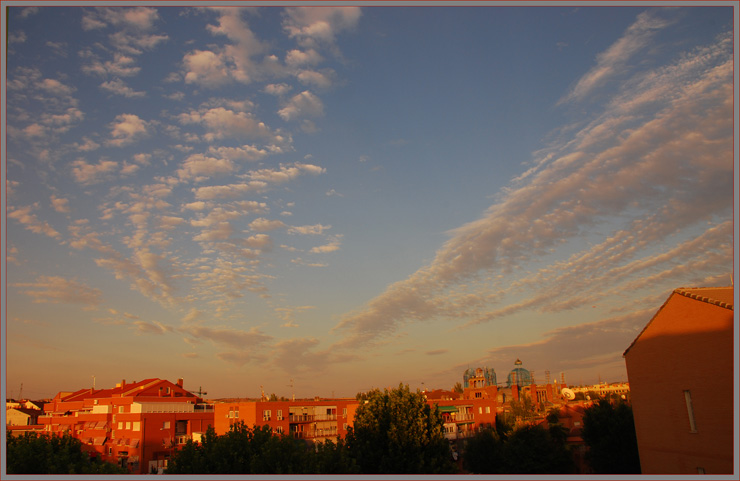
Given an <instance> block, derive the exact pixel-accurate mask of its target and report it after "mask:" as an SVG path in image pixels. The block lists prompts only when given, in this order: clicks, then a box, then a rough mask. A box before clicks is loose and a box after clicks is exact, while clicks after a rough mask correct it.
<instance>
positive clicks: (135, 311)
mask: <svg viewBox="0 0 740 481" xmlns="http://www.w3.org/2000/svg"><path fill="white" fill-rule="evenodd" d="M3 15H5V12H4V11H3ZM734 22H735V17H734V16H733V11H732V9H731V8H728V7H678V8H677V7H671V6H667V7H660V8H653V7H647V6H646V7H642V6H639V5H636V6H630V7H607V6H597V7H589V6H581V7H572V6H564V7H556V6H548V7H534V6H530V7H504V6H476V7H454V8H453V7H418V6H417V7H411V8H406V7H367V6H360V5H358V4H347V5H345V6H336V5H335V4H333V3H332V6H331V7H313V8H310V7H309V8H298V7H290V8H284V7H262V8H251V7H250V8H236V7H228V8H190V7H188V8H182V7H155V6H148V5H146V4H142V5H139V6H136V7H130V8H124V7H108V6H102V7H94V6H89V7H85V8H80V7H40V8H39V7H29V6H28V4H22V5H20V6H18V7H13V8H11V9H10V12H9V24H8V25H9V32H8V57H7V76H6V81H5V84H4V88H5V95H6V99H7V103H6V104H5V107H6V109H5V112H4V115H5V119H6V124H5V125H4V129H5V130H4V134H5V136H6V137H5V139H6V140H5V142H4V145H5V146H6V150H5V152H4V157H3V175H4V180H5V182H4V185H5V187H4V189H5V190H4V194H5V199H6V203H5V212H4V215H5V218H4V219H5V222H6V230H4V232H5V233H6V235H5V236H4V239H3V242H4V249H5V260H4V269H5V271H4V274H5V275H6V277H5V279H4V281H5V295H6V296H7V303H6V304H5V310H4V313H3V315H4V316H5V317H4V322H5V328H6V332H7V337H6V339H5V341H6V345H5V349H6V360H5V362H6V364H5V368H6V380H7V389H8V393H9V394H13V393H15V394H17V393H18V390H19V388H20V385H21V383H22V384H23V386H24V393H25V394H27V395H29V396H37V397H42V396H53V395H54V394H55V393H56V392H57V391H60V390H72V389H79V388H83V387H88V386H91V385H92V382H93V376H94V378H95V382H96V384H97V386H98V387H105V386H111V385H113V384H115V383H116V382H120V380H121V379H127V380H129V381H133V380H140V379H144V378H148V377H161V378H168V379H176V378H179V377H183V378H185V383H186V387H189V388H191V389H197V388H198V387H200V386H202V387H203V389H204V390H206V391H208V393H209V396H211V397H226V396H242V397H246V396H252V397H254V396H258V395H259V393H260V387H261V386H262V388H263V389H264V390H265V391H266V392H268V393H276V394H278V395H279V396H280V395H284V396H289V395H290V394H291V393H292V392H295V394H296V395H297V396H316V395H318V396H331V395H335V396H354V395H355V393H357V392H358V391H362V390H367V389H370V388H372V387H386V386H395V385H397V384H398V383H399V382H403V383H408V384H409V385H410V386H411V387H412V388H421V387H426V388H445V389H449V388H451V387H452V386H453V385H454V384H455V383H456V382H459V381H461V378H462V374H463V372H464V370H465V369H467V368H468V367H478V366H480V367H484V366H487V367H492V368H494V369H495V370H496V372H497V374H498V376H499V379H502V378H503V379H505V376H506V374H507V373H508V371H509V370H510V369H511V368H513V366H514V361H515V360H516V359H517V358H520V359H521V360H522V362H523V363H524V367H526V368H527V369H530V370H532V371H534V374H535V378H536V379H539V380H540V381H544V377H545V372H546V371H549V372H550V373H551V376H552V377H553V378H554V377H559V376H560V373H564V374H565V378H566V382H569V383H571V384H580V383H591V382H596V381H598V380H599V379H601V380H606V381H623V380H627V375H626V371H625V368H624V361H623V359H622V357H621V356H622V353H623V352H624V350H625V349H626V348H627V347H628V346H629V344H630V343H631V342H632V340H633V339H634V338H635V337H636V336H637V334H638V333H639V332H640V330H641V329H642V328H643V327H644V326H645V324H646V323H647V322H648V321H649V320H650V318H651V317H652V315H653V314H654V313H655V312H656V311H657V309H658V308H659V307H660V305H661V304H662V303H663V302H664V300H665V299H666V298H667V296H668V294H669V293H670V292H671V291H672V290H673V289H675V288H678V287H691V286H721V285H729V284H730V282H731V275H732V274H733V243H732V239H733V234H734V232H735V227H734V223H733V209H732V206H733V195H734V194H733V193H734V179H735V175H734V173H735V171H734V166H735V161H736V157H735V156H736V154H733V140H734V137H733V117H734V116H735V115H736V110H734V109H736V106H735V104H734V100H735V99H734V95H733V78H734V71H733V61H734V57H733V55H734V54H733V49H732V42H733V41H732V39H733V28H734ZM3 25H5V22H3ZM291 380H292V381H291ZM291 384H292V385H293V387H292V388H291V387H290V385H291Z"/></svg>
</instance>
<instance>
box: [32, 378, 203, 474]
mask: <svg viewBox="0 0 740 481" xmlns="http://www.w3.org/2000/svg"><path fill="white" fill-rule="evenodd" d="M44 411H45V414H44V415H43V416H41V417H40V418H39V423H40V424H42V425H43V426H44V430H45V431H46V432H48V433H57V434H63V433H70V434H71V435H72V436H74V437H76V438H77V439H79V440H80V441H82V443H83V449H85V450H86V451H88V452H89V453H90V454H91V455H94V456H97V457H99V458H100V459H102V460H103V461H107V462H113V463H116V464H119V465H120V466H122V467H124V468H127V469H128V470H129V471H130V472H132V473H135V474H149V473H152V472H160V473H161V472H162V471H163V469H164V468H165V467H166V465H167V463H168V460H169V458H170V457H171V456H172V454H173V452H174V450H175V449H177V446H179V445H182V444H185V442H187V440H188V439H199V437H200V435H201V434H202V433H205V431H206V430H207V429H208V426H211V425H213V416H214V410H213V406H212V405H209V404H205V403H203V400H202V399H201V398H199V397H198V396H196V395H194V394H192V393H190V392H189V391H186V390H185V389H184V388H183V381H182V379H179V380H178V381H177V383H172V382H170V381H166V380H162V379H156V378H153V379H145V380H144V381H139V382H136V381H135V382H133V383H126V381H125V380H123V381H122V382H121V383H119V384H117V385H116V387H115V388H112V389H99V390H96V389H81V390H79V391H76V392H73V393H69V392H60V393H59V394H57V396H55V397H54V399H53V400H52V401H51V402H49V403H47V404H46V405H45V406H44Z"/></svg>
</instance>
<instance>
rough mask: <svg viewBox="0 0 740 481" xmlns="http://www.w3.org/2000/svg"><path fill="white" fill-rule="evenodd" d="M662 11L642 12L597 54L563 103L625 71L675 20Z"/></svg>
mask: <svg viewBox="0 0 740 481" xmlns="http://www.w3.org/2000/svg"><path fill="white" fill-rule="evenodd" d="M662 13H663V10H648V11H645V12H642V13H641V14H639V15H638V16H637V21H636V22H635V23H633V24H632V25H630V26H629V27H628V28H627V30H626V31H625V33H624V35H622V37H621V38H620V39H619V40H617V41H616V42H615V43H614V44H612V45H611V46H610V47H609V48H608V49H607V50H606V51H604V52H602V53H600V54H599V55H598V56H597V62H596V65H595V66H594V67H593V68H592V69H591V70H589V71H588V72H587V73H586V75H584V76H583V77H581V79H580V80H579V81H578V82H577V83H576V85H575V86H574V87H573V89H572V90H571V92H570V93H569V94H568V95H567V96H566V97H564V98H563V99H561V100H560V102H559V103H564V102H570V101H578V100H582V99H584V98H586V97H587V96H588V95H589V94H591V93H592V92H593V91H594V90H595V89H596V88H598V87H600V86H602V85H604V84H606V83H607V82H609V81H611V80H613V79H614V78H616V77H618V76H621V75H624V74H625V73H626V72H625V71H626V70H627V69H628V62H629V60H630V59H631V58H632V57H634V56H635V55H636V54H637V53H638V52H640V51H641V50H643V49H646V48H648V47H650V46H651V45H652V40H653V37H654V36H655V35H656V34H657V33H658V32H659V31H660V30H661V29H664V28H666V27H668V26H670V25H671V24H672V23H673V20H671V19H667V18H661V16H660V15H661V14H662Z"/></svg>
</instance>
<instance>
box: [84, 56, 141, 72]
mask: <svg viewBox="0 0 740 481" xmlns="http://www.w3.org/2000/svg"><path fill="white" fill-rule="evenodd" d="M81 56H82V57H83V58H87V59H90V63H86V64H85V65H83V66H82V71H83V72H84V73H86V74H88V75H95V76H98V77H104V78H105V77H108V76H111V77H133V76H135V75H138V73H139V72H140V71H141V67H138V66H137V65H136V59H135V58H134V57H132V56H130V55H124V54H122V53H115V54H113V60H106V61H105V62H102V61H100V59H99V58H98V57H97V56H96V55H95V54H94V53H92V52H90V51H87V52H83V53H82V54H81Z"/></svg>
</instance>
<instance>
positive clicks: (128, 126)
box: [107, 114, 150, 147]
mask: <svg viewBox="0 0 740 481" xmlns="http://www.w3.org/2000/svg"><path fill="white" fill-rule="evenodd" d="M149 127H150V124H149V122H147V121H145V120H142V119H141V118H140V117H139V116H138V115H135V114H119V115H116V120H115V122H113V123H111V124H110V131H111V139H110V140H108V142H107V143H108V144H109V145H113V146H115V147H123V146H124V145H128V144H131V143H133V142H135V141H136V140H138V139H139V138H141V137H146V136H147V135H149Z"/></svg>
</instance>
